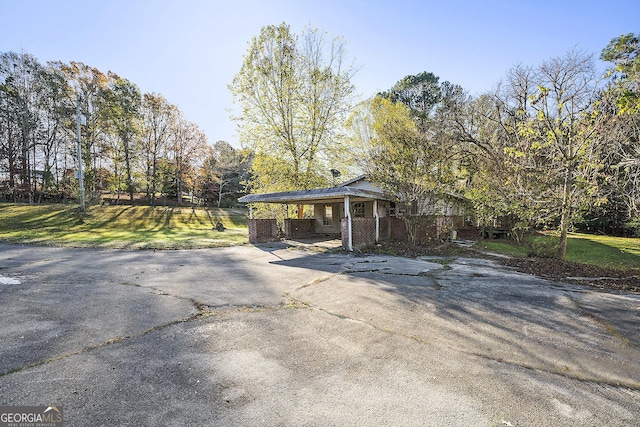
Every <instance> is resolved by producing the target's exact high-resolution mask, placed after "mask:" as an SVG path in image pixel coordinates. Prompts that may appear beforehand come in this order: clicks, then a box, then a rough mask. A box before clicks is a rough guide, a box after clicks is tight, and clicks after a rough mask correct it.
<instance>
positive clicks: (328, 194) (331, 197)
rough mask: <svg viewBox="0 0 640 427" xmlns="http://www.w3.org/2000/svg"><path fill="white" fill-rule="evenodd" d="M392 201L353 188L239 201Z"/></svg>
mask: <svg viewBox="0 0 640 427" xmlns="http://www.w3.org/2000/svg"><path fill="white" fill-rule="evenodd" d="M345 196H349V198H351V199H352V200H358V199H366V200H374V199H376V200H392V199H391V198H389V196H387V195H385V194H384V193H381V192H376V191H371V190H364V189H360V188H353V187H346V186H341V187H330V188H316V189H313V190H298V191H283V192H280V193H264V194H248V195H246V196H244V197H241V198H240V199H238V201H239V202H242V203H303V204H304V203H321V202H329V201H336V200H342V199H344V197H345Z"/></svg>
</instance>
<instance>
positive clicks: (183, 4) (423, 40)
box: [0, 0, 640, 145]
mask: <svg viewBox="0 0 640 427" xmlns="http://www.w3.org/2000/svg"><path fill="white" fill-rule="evenodd" d="M0 15H1V17H2V19H0V21H1V24H0V52H8V51H16V52H20V51H24V52H26V53H30V54H33V55H34V56H35V57H36V58H38V59H39V60H40V61H41V62H42V63H45V62H46V61H49V60H60V61H64V62H68V61H79V62H83V63H85V64H87V65H90V66H93V67H96V68H98V69H100V70H101V71H103V72H105V73H106V72H107V71H109V70H111V71H113V72H115V73H117V74H119V75H120V76H122V77H125V78H127V79H129V80H131V81H132V82H134V83H135V84H137V85H138V86H139V87H140V89H141V90H142V91H143V92H156V93H160V94H162V95H164V96H165V98H167V99H168V100H169V102H171V103H173V104H176V105H178V107H179V108H180V109H181V110H182V111H183V113H184V115H185V116H186V118H187V119H189V120H190V121H192V122H195V123H197V124H198V125H199V126H200V128H201V129H203V130H204V131H205V133H206V134H207V137H208V139H209V142H210V143H213V142H215V141H217V140H225V141H228V142H231V143H232V144H234V145H237V144H238V140H237V136H236V134H235V124H234V123H233V122H232V121H231V120H230V118H229V116H230V115H231V113H230V111H231V110H232V109H235V110H236V111H237V110H238V109H239V107H238V106H237V105H234V104H233V103H232V97H231V95H230V94H229V92H228V90H227V85H228V84H229V82H230V81H231V80H232V78H233V76H234V74H235V73H236V72H237V71H238V70H239V69H240V66H241V64H242V56H243V54H244V53H245V52H246V50H247V46H248V42H249V41H250V40H251V38H252V37H253V36H255V35H257V34H258V33H259V32H260V28H261V27H262V26H263V25H270V24H276V25H277V24H280V23H282V22H287V23H288V24H289V25H290V26H291V27H292V30H293V31H294V32H295V33H299V32H301V31H302V30H303V28H304V27H305V26H309V25H310V26H312V27H317V28H320V29H322V30H325V31H326V32H327V33H328V34H329V35H330V36H341V37H343V38H344V39H345V41H346V44H347V49H348V53H349V55H350V57H352V58H353V59H354V60H355V64H356V66H357V67H358V68H359V72H358V73H357V75H356V77H355V79H354V83H355V85H356V87H357V90H358V93H360V94H362V97H363V98H365V97H369V96H371V95H373V94H375V93H376V92H379V91H382V90H386V89H388V88H389V87H391V86H392V85H393V84H394V83H395V82H396V81H398V80H400V79H401V78H402V77H404V76H406V75H409V74H417V73H419V72H422V71H430V72H433V73H434V74H436V75H437V76H439V77H440V78H441V80H449V81H451V82H453V83H457V84H460V85H462V86H463V87H464V88H466V89H467V90H469V91H470V92H471V93H472V94H478V93H481V92H484V91H487V90H490V89H491V88H492V87H493V86H494V85H495V84H497V83H498V82H499V81H500V79H501V78H503V76H504V75H505V73H506V72H507V70H508V69H509V68H511V67H512V66H513V65H515V64H519V63H521V64H524V65H538V64H540V63H541V62H542V61H543V60H545V59H548V58H551V57H556V56H560V55H563V54H564V53H566V52H567V51H569V50H570V49H572V48H574V47H576V48H578V49H581V50H584V51H587V52H590V53H594V54H595V56H596V57H598V56H599V54H600V51H601V50H602V49H603V48H604V47H605V46H606V45H607V44H608V43H609V41H610V40H611V39H612V38H613V37H617V36H619V35H622V34H626V33H630V32H634V33H638V32H640V1H639V0H620V1H617V0H610V1H607V2H605V1H602V0H601V1H592V0H582V1H563V0H538V1H528V0H504V1H498V0H484V1H456V0H441V1H431V0H424V1H417V0H416V1H404V0H393V1H378V0H363V1H360V0H353V1H350V0H315V1H307V0H298V1H294V0H274V1H271V0H251V1H244V0H224V1H220V0H210V1H206V0H124V1H123V0H113V1H110V0H102V1H92V0H85V1H76V0H40V1H35V0H0ZM602 66H603V65H602Z"/></svg>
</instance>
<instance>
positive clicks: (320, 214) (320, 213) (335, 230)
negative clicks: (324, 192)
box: [313, 203, 344, 234]
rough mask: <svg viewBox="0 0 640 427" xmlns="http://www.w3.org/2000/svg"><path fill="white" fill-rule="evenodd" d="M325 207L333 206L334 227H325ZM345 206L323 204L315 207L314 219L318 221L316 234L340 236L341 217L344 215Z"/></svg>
mask: <svg viewBox="0 0 640 427" xmlns="http://www.w3.org/2000/svg"><path fill="white" fill-rule="evenodd" d="M325 205H331V207H332V209H333V225H324V221H323V220H324V216H325ZM343 206H344V204H342V203H322V204H316V205H313V212H314V218H315V221H316V225H315V227H316V233H318V234H340V217H341V216H342V215H343V214H344V212H343V210H344V208H343ZM341 209H342V210H341Z"/></svg>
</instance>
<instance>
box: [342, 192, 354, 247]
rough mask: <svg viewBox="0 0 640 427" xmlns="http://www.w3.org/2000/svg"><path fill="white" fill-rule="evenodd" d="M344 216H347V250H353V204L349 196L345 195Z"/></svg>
mask: <svg viewBox="0 0 640 427" xmlns="http://www.w3.org/2000/svg"><path fill="white" fill-rule="evenodd" d="M344 216H345V218H347V250H348V251H349V252H352V251H353V234H352V232H351V206H350V203H349V196H344Z"/></svg>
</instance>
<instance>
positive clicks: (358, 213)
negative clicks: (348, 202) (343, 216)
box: [353, 202, 364, 218]
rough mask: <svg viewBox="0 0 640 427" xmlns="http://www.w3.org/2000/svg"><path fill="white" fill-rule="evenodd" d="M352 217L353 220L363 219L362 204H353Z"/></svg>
mask: <svg viewBox="0 0 640 427" xmlns="http://www.w3.org/2000/svg"><path fill="white" fill-rule="evenodd" d="M353 216H354V217H355V218H364V202H358V203H354V204H353Z"/></svg>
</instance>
